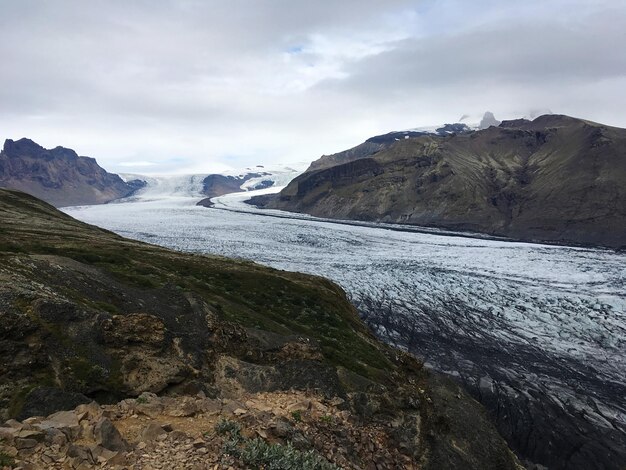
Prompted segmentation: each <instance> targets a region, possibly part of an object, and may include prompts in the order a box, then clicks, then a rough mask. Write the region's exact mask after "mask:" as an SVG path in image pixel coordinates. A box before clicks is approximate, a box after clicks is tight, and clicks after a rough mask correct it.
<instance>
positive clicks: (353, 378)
mask: <svg viewBox="0 0 626 470" xmlns="http://www.w3.org/2000/svg"><path fill="white" fill-rule="evenodd" d="M42 230H45V232H46V237H45V238H43V239H42V237H41V231H42ZM68 233H71V235H72V236H71V237H68V236H67V234H68ZM0 352H1V353H2V354H1V355H0V417H4V418H7V417H12V416H19V417H20V418H24V417H27V416H32V415H33V414H44V415H45V414H47V413H51V412H53V411H56V410H58V409H59V408H61V409H63V407H68V408H73V407H74V406H76V403H80V402H81V401H84V400H86V399H88V398H89V399H95V400H98V401H101V402H107V401H112V400H117V399H120V398H125V397H136V396H138V395H140V394H141V393H143V392H153V393H159V394H164V395H168V394H174V395H176V394H178V395H185V394H192V395H195V394H197V393H198V392H200V391H201V392H203V393H205V394H206V395H207V396H210V397H212V398H229V399H235V400H240V401H242V402H243V401H245V400H247V398H246V396H247V394H249V393H259V392H264V391H267V392H272V391H280V390H292V389H293V390H301V391H311V392H314V393H320V394H322V395H323V396H325V397H327V398H328V399H329V400H332V401H333V402H336V403H340V404H341V406H342V407H343V408H342V409H343V410H345V412H346V413H347V415H346V416H349V417H350V420H351V422H353V423H354V424H355V426H370V425H371V426H375V427H376V428H377V429H379V430H381V432H382V433H383V434H384V439H383V441H384V445H385V448H386V449H387V450H389V452H390V453H391V454H393V455H395V457H393V459H394V460H393V462H392V463H391V464H389V465H386V466H385V467H383V468H417V467H419V468H424V469H440V468H459V469H461V468H462V469H477V470H478V469H484V468H498V469H505V470H506V469H511V470H513V469H516V468H519V467H518V463H517V459H516V458H515V457H514V456H513V455H512V454H511V452H510V451H509V450H508V448H507V447H506V444H505V443H504V441H503V440H502V438H501V437H500V436H499V435H498V434H497V432H496V431H495V429H494V427H493V425H492V424H491V423H490V421H489V419H488V418H487V417H486V415H485V412H484V410H483V409H482V408H481V407H480V406H479V405H478V403H477V402H475V401H474V400H473V399H471V398H469V397H468V396H467V395H466V394H465V392H463V391H462V390H461V389H460V388H459V387H458V386H456V385H454V384H452V383H449V382H447V381H445V380H443V379H440V378H438V377H437V376H435V375H434V374H432V373H430V372H428V371H426V370H424V369H423V368H422V365H421V364H420V363H419V362H418V361H417V360H416V359H415V358H413V357H412V356H409V355H408V354H405V353H403V352H401V351H399V350H394V349H392V348H390V347H387V346H385V345H383V344H382V343H380V342H378V341H377V340H376V339H375V338H374V336H373V335H372V334H371V333H370V332H369V330H368V329H367V328H366V327H365V325H364V324H363V323H362V322H361V321H360V320H359V318H358V315H357V313H356V310H355V308H354V307H353V306H352V305H351V304H350V303H349V302H348V300H347V299H346V296H345V294H344V293H343V291H342V290H341V289H340V288H339V287H338V286H336V285H335V284H333V283H331V282H330V281H327V280H325V279H322V278H319V277H315V276H309V275H304V274H298V273H289V272H285V271H279V270H274V269H270V268H266V267H263V266H259V265H256V264H253V263H250V262H246V261H235V260H228V259H225V258H221V257H215V256H199V255H192V254H184V253H178V252H173V251H170V250H166V249H163V248H159V247H156V246H152V245H147V244H144V243H140V242H136V241H132V240H127V239H124V238H121V237H119V236H117V235H115V234H113V233H110V232H107V231H105V230H101V229H98V228H96V227H92V226H89V225H86V224H83V223H81V222H78V221H76V220H74V219H72V218H71V217H69V216H67V215H65V214H63V213H60V212H59V211H57V210H55V209H54V208H53V207H51V206H50V205H48V204H45V203H43V202H42V201H39V200H37V199H35V198H33V197H31V196H28V195H26V194H24V193H19V192H16V191H8V190H1V189H0ZM42 395H43V396H45V397H47V398H46V399H45V400H42ZM53 398H54V399H53ZM346 436H347V437H346V439H348V440H350V439H351V438H350V436H349V435H346ZM322 444H323V443H322ZM350 454H351V455H349V458H350V459H351V461H352V462H353V463H354V465H353V466H352V467H350V468H364V467H365V466H366V465H367V463H368V461H367V460H368V459H371V456H363V455H357V454H355V453H353V452H352V453H350ZM396 457H397V458H396ZM370 461H371V460H370Z"/></svg>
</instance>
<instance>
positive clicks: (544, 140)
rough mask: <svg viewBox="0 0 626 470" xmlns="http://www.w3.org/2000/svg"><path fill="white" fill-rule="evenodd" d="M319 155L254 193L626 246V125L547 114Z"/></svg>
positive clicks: (276, 203)
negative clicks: (267, 190)
mask: <svg viewBox="0 0 626 470" xmlns="http://www.w3.org/2000/svg"><path fill="white" fill-rule="evenodd" d="M324 161H328V158H326V157H322V158H321V159H320V160H318V162H321V163H320V164H317V165H316V164H314V165H312V166H311V168H310V169H309V170H308V171H307V172H306V173H304V174H302V175H300V176H299V177H298V178H295V179H294V180H293V181H292V182H291V184H290V185H289V186H288V187H286V188H285V189H284V190H283V191H282V192H281V193H280V194H279V195H278V196H274V197H264V198H257V199H255V200H253V201H252V202H253V203H254V204H257V205H260V206H264V207H269V208H276V209H282V210H287V211H292V212H305V213H309V214H312V215H315V216H321V217H330V218H337V219H357V220H368V221H382V222H393V223H402V224H413V225H422V226H434V227H442V228H446V229H452V230H463V231H473V232H482V233H487V234H491V235H499V236H506V237H511V238H515V239H523V240H533V241H548V242H559V243H574V244H592V245H602V246H608V247H613V248H620V247H624V246H626V130H625V129H619V128H614V127H609V126H605V125H602V124H597V123H593V122H589V121H584V120H581V119H576V118H571V117H568V116H562V115H545V116H540V117H538V118H536V119H535V120H533V121H528V120H524V119H520V120H516V121H504V122H502V123H501V124H500V125H499V126H498V127H489V128H488V129H484V130H480V131H475V132H469V133H462V134H455V135H451V136H448V137H439V136H432V135H429V136H418V137H415V138H408V139H401V140H398V141H395V142H394V143H393V144H391V145H389V146H386V147H382V148H381V150H380V151H378V152H376V153H373V152H371V153H368V152H360V153H359V152H357V153H355V154H354V155H352V156H351V157H350V158H348V159H347V160H342V161H340V162H334V161H333V162H332V163H333V166H326V165H325V164H323V162H324ZM334 163H337V164H334Z"/></svg>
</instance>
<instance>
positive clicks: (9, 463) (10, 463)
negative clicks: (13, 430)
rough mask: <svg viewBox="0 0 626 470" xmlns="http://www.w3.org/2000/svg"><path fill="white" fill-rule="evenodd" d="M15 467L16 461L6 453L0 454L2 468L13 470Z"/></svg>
mask: <svg viewBox="0 0 626 470" xmlns="http://www.w3.org/2000/svg"><path fill="white" fill-rule="evenodd" d="M14 466H15V459H14V458H13V457H11V456H10V455H7V454H5V453H4V452H0V467H10V468H13V467H14Z"/></svg>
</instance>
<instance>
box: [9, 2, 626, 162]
mask: <svg viewBox="0 0 626 470" xmlns="http://www.w3.org/2000/svg"><path fill="white" fill-rule="evenodd" d="M625 25H626V1H624V0H584V1H583V0H525V1H522V0H520V1H514V0H494V1H491V0H473V1H468V0H440V1H434V0H424V1H419V0H412V1H410V0H385V1H383V0H341V1H339V0H333V1H329V0H316V1H310V0H306V1H300V0H247V1H244V0H223V1H210V0H178V1H174V0H138V1H133V0H89V1H85V0H56V1H45V0H38V1H37V0H1V1H0V60H1V61H2V64H1V66H0V137H3V138H12V139H18V138H20V137H29V138H31V139H33V140H35V141H36V142H38V143H40V144H41V145H44V146H45V147H54V146H57V145H62V146H64V147H70V148H73V149H75V150H76V151H77V152H78V153H79V154H80V155H88V156H92V157H95V158H97V160H98V162H99V163H100V164H101V165H102V166H104V167H105V168H106V169H108V170H110V171H116V172H139V173H172V172H177V173H181V172H205V171H217V170H219V169H220V168H224V167H232V168H240V167H243V166H248V165H257V164H271V163H277V162H298V161H300V162H305V161H311V160H314V159H316V158H318V157H319V156H320V155H322V154H328V153H334V152H336V151H340V150H343V149H346V148H348V147H352V146H354V145H356V144H358V143H360V142H362V141H363V140H365V139H366V138H367V137H369V136H372V135H376V134H381V133H384V132H388V131H391V130H400V129H407V128H413V127H419V126H428V125H433V124H442V123H446V122H456V121H458V120H459V119H460V118H461V116H462V115H465V114H467V115H470V116H471V118H470V120H471V119H473V120H475V121H478V120H480V116H481V115H482V113H483V112H484V111H486V110H490V111H492V112H493V113H494V114H495V115H496V117H497V118H499V119H503V118H513V117H519V116H524V115H531V114H532V113H536V112H541V111H544V110H551V111H552V112H555V113H562V114H569V115H574V116H578V117H584V118H587V119H591V120H594V121H599V122H603V123H606V124H611V125H616V126H621V127H626V113H625V112H624V110H625V109H626V53H625V52H624V44H626V27H625Z"/></svg>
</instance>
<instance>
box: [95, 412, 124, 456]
mask: <svg viewBox="0 0 626 470" xmlns="http://www.w3.org/2000/svg"><path fill="white" fill-rule="evenodd" d="M93 432H94V437H95V439H96V443H97V444H98V445H100V446H102V447H104V448H105V449H109V450H114V451H121V452H126V451H127V450H128V449H129V446H128V443H127V442H126V441H125V440H124V438H123V437H122V435H121V434H120V432H119V431H118V430H117V428H116V427H115V425H114V424H113V423H112V422H111V420H110V419H108V418H100V420H99V421H98V422H97V423H96V424H95V426H94V430H93Z"/></svg>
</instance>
